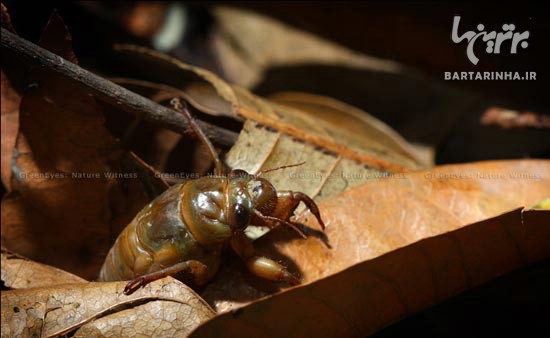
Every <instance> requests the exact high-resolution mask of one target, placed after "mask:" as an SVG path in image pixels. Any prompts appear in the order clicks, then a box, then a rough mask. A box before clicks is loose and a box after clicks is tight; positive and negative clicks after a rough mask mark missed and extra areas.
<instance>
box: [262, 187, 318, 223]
mask: <svg viewBox="0 0 550 338" xmlns="http://www.w3.org/2000/svg"><path fill="white" fill-rule="evenodd" d="M300 202H304V204H305V205H306V207H308V209H309V210H310V211H311V213H312V214H313V215H314V216H315V218H317V221H318V222H319V225H321V228H322V229H323V230H325V223H324V222H323V220H322V219H321V214H320V213H319V207H318V206H317V204H316V203H315V201H314V200H313V199H312V198H311V197H309V196H308V195H306V194H304V193H302V192H297V191H279V192H277V206H276V207H275V210H273V212H272V213H271V214H270V215H269V216H272V217H276V218H279V219H282V220H284V221H287V220H288V219H289V218H290V216H292V214H293V213H294V210H296V208H297V207H298V204H300Z"/></svg>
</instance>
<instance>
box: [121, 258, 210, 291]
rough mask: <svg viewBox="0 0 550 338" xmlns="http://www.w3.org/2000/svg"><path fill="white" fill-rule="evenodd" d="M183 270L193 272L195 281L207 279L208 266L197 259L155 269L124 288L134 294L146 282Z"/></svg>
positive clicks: (201, 282)
mask: <svg viewBox="0 0 550 338" xmlns="http://www.w3.org/2000/svg"><path fill="white" fill-rule="evenodd" d="M181 271H189V272H190V273H191V274H193V277H194V278H195V283H197V284H199V285H200V284H204V282H205V281H206V275H207V273H208V272H207V271H208V268H207V266H206V265H204V264H203V263H201V262H199V261H197V260H188V261H184V262H181V263H177V264H174V265H172V266H169V267H167V268H164V269H161V270H158V271H153V272H150V273H147V274H145V275H141V276H139V277H136V278H134V279H132V280H131V281H129V282H128V284H126V287H125V288H124V294H125V295H129V294H132V293H133V292H134V291H136V290H137V289H139V288H140V287H142V286H145V285H146V284H149V283H151V282H153V281H156V280H157V279H161V278H164V277H167V276H171V275H174V274H176V273H178V272H181Z"/></svg>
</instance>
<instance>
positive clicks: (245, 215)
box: [233, 203, 250, 228]
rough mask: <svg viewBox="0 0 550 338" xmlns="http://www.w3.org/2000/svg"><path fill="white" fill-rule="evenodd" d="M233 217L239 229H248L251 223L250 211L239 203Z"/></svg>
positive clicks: (234, 209)
mask: <svg viewBox="0 0 550 338" xmlns="http://www.w3.org/2000/svg"><path fill="white" fill-rule="evenodd" d="M233 217H234V220H235V226H236V227H237V228H246V227H247V226H248V223H250V210H248V209H247V208H246V207H245V206H244V205H242V204H241V203H237V204H235V207H234V208H233Z"/></svg>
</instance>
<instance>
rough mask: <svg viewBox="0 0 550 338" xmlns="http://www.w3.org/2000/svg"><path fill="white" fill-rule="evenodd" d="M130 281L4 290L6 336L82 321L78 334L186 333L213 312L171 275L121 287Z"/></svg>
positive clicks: (67, 328) (63, 330)
mask: <svg viewBox="0 0 550 338" xmlns="http://www.w3.org/2000/svg"><path fill="white" fill-rule="evenodd" d="M125 285H126V282H114V283H80V284H66V285H60V286H56V287H49V288H40V289H29V290H13V291H2V337H15V336H18V337H44V338H46V337H55V336H59V335H63V334H68V333H70V332H73V331H75V330H76V329H78V328H80V327H81V328H80V330H79V331H77V333H76V336H77V337H83V336H86V337H102V336H107V337H109V336H117V337H135V336H140V335H143V334H145V335H146V336H148V337H174V336H177V337H186V336H187V335H188V333H189V332H190V331H191V330H193V329H194V328H195V327H197V326H198V325H199V324H200V323H202V322H204V321H205V320H207V319H209V318H211V317H212V316H213V314H214V313H213V311H212V309H210V307H209V306H208V305H207V304H206V303H205V302H204V301H203V300H202V299H201V298H200V297H198V296H197V295H196V294H195V293H194V292H193V291H192V290H191V289H189V288H188V287H187V286H185V285H184V284H182V283H181V282H179V281H177V280H175V279H173V278H171V277H168V278H164V279H161V280H158V281H155V282H153V283H151V284H149V285H147V286H145V287H144V288H142V289H140V290H138V291H136V292H135V293H133V294H132V295H130V296H126V295H124V294H123V293H122V291H123V290H124V287H125ZM128 307H130V308H129V309H128ZM176 310H177V312H176ZM111 319H112V321H111ZM121 319H123V320H122V321H121ZM123 322H124V324H122V323H123Z"/></svg>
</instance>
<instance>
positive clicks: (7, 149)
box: [0, 5, 21, 191]
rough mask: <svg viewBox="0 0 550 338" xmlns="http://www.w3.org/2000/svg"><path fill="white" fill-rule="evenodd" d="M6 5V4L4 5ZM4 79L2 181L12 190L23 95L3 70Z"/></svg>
mask: <svg viewBox="0 0 550 338" xmlns="http://www.w3.org/2000/svg"><path fill="white" fill-rule="evenodd" d="M2 6H4V5H2ZM1 81H2V97H1V100H2V105H1V106H0V107H1V111H2V121H1V125H2V133H1V135H2V162H1V168H2V183H3V184H4V187H6V190H8V191H9V190H11V184H10V181H11V176H12V172H11V160H12V154H13V148H14V147H15V140H16V138H17V132H18V130H19V103H20V102H21V96H20V95H19V94H18V93H17V92H16V91H15V90H14V89H13V87H12V85H11V83H10V80H9V79H8V77H7V76H6V74H5V73H4V71H3V70H2V71H1Z"/></svg>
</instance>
